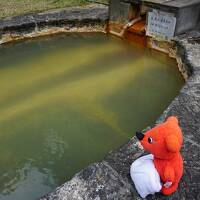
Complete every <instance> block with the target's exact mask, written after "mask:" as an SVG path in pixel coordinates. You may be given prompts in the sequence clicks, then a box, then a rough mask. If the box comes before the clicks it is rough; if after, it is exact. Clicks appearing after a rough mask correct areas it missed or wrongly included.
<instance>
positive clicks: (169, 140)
mask: <svg viewBox="0 0 200 200" xmlns="http://www.w3.org/2000/svg"><path fill="white" fill-rule="evenodd" d="M165 142H166V146H167V149H168V151H170V152H173V153H176V152H179V151H180V149H181V144H180V142H179V140H178V138H177V137H176V136H175V135H169V136H167V137H166V138H165Z"/></svg>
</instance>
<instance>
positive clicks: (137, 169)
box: [130, 154, 162, 198]
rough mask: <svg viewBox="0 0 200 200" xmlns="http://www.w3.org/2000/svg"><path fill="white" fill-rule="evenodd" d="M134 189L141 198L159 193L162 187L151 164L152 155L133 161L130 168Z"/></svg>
mask: <svg viewBox="0 0 200 200" xmlns="http://www.w3.org/2000/svg"><path fill="white" fill-rule="evenodd" d="M130 174H131V178H132V180H133V182H134V184H135V188H136V190H137V192H138V193H139V195H140V196H141V197H142V198H145V197H146V196H147V195H149V194H154V193H156V192H160V190H161V188H162V185H161V181H160V176H159V174H158V172H157V170H156V168H155V165H154V163H153V155H152V154H149V155H146V156H142V157H140V158H138V159H137V160H135V161H134V162H133V163H132V165H131V168H130Z"/></svg>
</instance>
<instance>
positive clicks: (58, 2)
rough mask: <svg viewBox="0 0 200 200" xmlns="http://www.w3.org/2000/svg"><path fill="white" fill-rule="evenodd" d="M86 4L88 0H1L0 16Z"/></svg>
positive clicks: (104, 0) (102, 0) (103, 0)
mask: <svg viewBox="0 0 200 200" xmlns="http://www.w3.org/2000/svg"><path fill="white" fill-rule="evenodd" d="M99 1H101V2H106V1H107V0H99ZM86 4H88V1H87V0H0V18H3V17H8V16H15V15H20V14H24V13H29V12H38V11H45V10H50V9H55V8H63V7H69V6H81V5H86Z"/></svg>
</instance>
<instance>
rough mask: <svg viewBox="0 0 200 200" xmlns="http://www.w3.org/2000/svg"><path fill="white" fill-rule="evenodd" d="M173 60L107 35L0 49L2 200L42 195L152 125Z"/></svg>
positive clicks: (173, 87) (171, 85)
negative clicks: (138, 131)
mask: <svg viewBox="0 0 200 200" xmlns="http://www.w3.org/2000/svg"><path fill="white" fill-rule="evenodd" d="M182 84H183V79H182V77H181V75H180V73H179V72H178V69H177V66H176V63H175V61H174V60H172V59H169V58H167V57H166V56H164V55H162V54H158V53H152V52H151V51H149V50H145V49H143V48H140V47H136V46H131V45H129V44H127V43H125V42H122V41H121V40H119V39H116V38H112V37H106V36H104V35H103V34H68V35H58V36H56V37H49V38H41V39H37V40H31V41H24V42H18V43H15V44H10V45H6V46H2V47H0V163H1V164H0V183H1V184H0V200H36V199H37V198H38V197H40V196H41V195H43V194H45V193H47V192H49V191H51V190H52V189H53V188H55V187H56V186H58V185H60V184H62V183H63V182H64V181H67V180H69V179H70V178H71V177H72V176H73V175H74V174H75V173H76V172H77V171H79V170H80V169H82V168H83V167H86V166H87V165H88V164H90V163H92V162H95V161H99V160H101V159H103V157H104V156H105V155H106V153H107V152H108V151H110V150H112V149H115V148H117V147H119V146H120V145H122V144H123V143H124V142H126V141H127V140H128V138H130V137H131V136H133V135H134V132H135V131H136V130H141V129H143V128H145V127H147V126H149V125H152V124H153V122H154V121H155V120H156V118H157V117H158V116H159V115H160V114H161V113H162V111H163V110H164V109H165V108H166V107H167V106H168V104H169V103H170V102H171V100H172V99H173V98H174V97H175V96H176V95H177V94H178V91H179V90H180V88H181V86H182Z"/></svg>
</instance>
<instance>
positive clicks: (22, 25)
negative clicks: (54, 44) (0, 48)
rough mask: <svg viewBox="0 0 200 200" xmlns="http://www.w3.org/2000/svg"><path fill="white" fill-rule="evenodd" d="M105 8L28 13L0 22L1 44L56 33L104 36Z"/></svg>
mask: <svg viewBox="0 0 200 200" xmlns="http://www.w3.org/2000/svg"><path fill="white" fill-rule="evenodd" d="M107 21H108V7H107V6H104V5H90V6H85V7H72V8H66V9H55V10H51V11H47V12H43V13H31V14H24V15H21V16H14V17H7V18H4V19H1V20H0V44H5V43H9V42H13V41H16V40H22V39H26V38H35V37H41V36H46V35H52V34H56V33H68V32H104V33H105V27H106V24H107Z"/></svg>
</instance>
